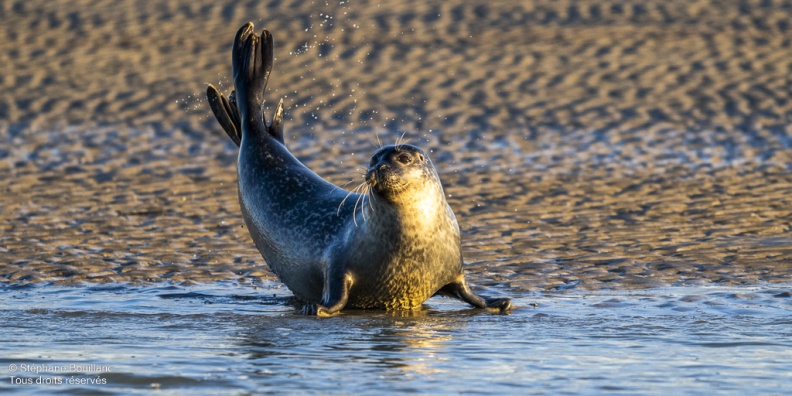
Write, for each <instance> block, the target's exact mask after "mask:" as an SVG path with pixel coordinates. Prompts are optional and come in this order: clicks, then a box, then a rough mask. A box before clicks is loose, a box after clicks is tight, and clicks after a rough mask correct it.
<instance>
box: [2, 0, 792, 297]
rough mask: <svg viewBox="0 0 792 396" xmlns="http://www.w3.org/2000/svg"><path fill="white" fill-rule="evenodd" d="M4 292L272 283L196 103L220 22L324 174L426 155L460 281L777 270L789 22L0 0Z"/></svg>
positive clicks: (589, 284) (589, 8) (695, 8)
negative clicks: (271, 47)
mask: <svg viewBox="0 0 792 396" xmlns="http://www.w3.org/2000/svg"><path fill="white" fill-rule="evenodd" d="M0 7H1V8H0V15H2V18H3V21H4V23H3V24H2V27H0V64H2V65H3V73H0V88H2V90H3V92H4V95H2V97H0V130H2V131H3V133H2V135H0V189H1V190H2V191H3V194H2V195H0V255H2V259H0V282H2V283H8V284H12V285H18V284H26V283H39V282H53V283H55V284H81V283H84V282H88V283H105V282H132V283H148V282H166V281H168V282H177V283H185V284H194V283H203V282H215V281H222V280H236V281H241V282H258V281H260V280H261V279H273V275H272V273H271V272H270V271H269V269H268V268H267V267H266V264H265V263H264V262H263V260H262V259H261V257H260V255H259V254H258V252H257V251H256V250H255V247H254V246H253V243H252V241H251V240H250V237H249V236H248V232H247V230H246V229H244V227H243V222H242V219H241V216H240V214H239V207H238V204H237V198H236V186H235V177H236V175H235V174H236V168H235V154H236V153H235V147H234V146H233V144H232V143H231V142H230V141H229V140H228V139H227V137H225V136H224V134H223V133H222V131H221V129H220V127H219V126H218V125H217V124H216V122H215V120H214V119H213V118H212V117H211V116H210V111H209V109H208V106H207V104H206V102H205V100H204V98H203V90H204V88H205V86H206V84H207V83H212V84H215V85H218V86H221V87H222V88H223V89H224V90H227V89H229V88H228V87H229V81H230V56H229V49H230V44H231V40H232V38H233V34H234V32H235V31H236V29H237V28H238V27H239V26H240V25H241V24H242V23H244V22H246V21H248V20H252V21H253V22H255V23H256V26H257V27H258V28H262V27H267V28H268V29H270V30H272V31H273V32H274V34H275V40H276V64H275V70H274V72H273V76H272V80H271V82H270V85H269V96H268V102H267V104H266V105H267V107H269V110H268V111H269V112H271V110H272V109H271V107H272V106H273V105H274V104H275V103H277V100H278V99H279V98H281V97H283V98H284V99H285V103H286V106H287V109H286V115H287V125H286V128H287V130H286V134H287V142H288V143H289V146H290V148H291V150H292V151H293V152H294V153H295V154H296V155H297V156H298V157H299V158H300V159H302V160H303V161H304V162H305V163H306V164H307V165H308V166H309V167H311V168H312V169H314V170H315V171H316V172H317V173H319V174H320V175H322V176H324V177H326V178H327V179H329V180H331V181H333V182H335V183H337V184H344V183H347V182H350V181H353V180H354V182H353V183H352V184H350V186H354V185H356V184H357V183H358V182H359V181H360V180H361V176H360V174H361V173H362V168H363V167H364V166H365V165H366V163H367V161H368V156H369V155H370V154H371V153H372V152H373V151H374V149H375V148H376V147H377V143H376V142H377V138H378V137H379V139H381V140H383V141H385V142H393V141H395V139H396V138H397V137H398V136H400V135H401V134H402V133H405V136H406V137H407V138H409V139H410V140H411V142H412V143H415V144H418V145H420V146H422V147H424V148H426V149H427V150H431V153H430V155H431V157H432V158H433V160H434V162H435V163H436V164H437V166H438V168H439V170H440V172H441V177H442V179H443V181H444V184H445V187H446V192H447V193H448V195H449V202H450V204H451V205H452V207H453V208H454V210H455V211H456V213H457V216H458V218H459V221H460V225H461V227H462V229H463V234H464V235H463V250H464V254H465V257H466V261H467V264H468V267H467V269H468V272H469V279H470V280H471V281H472V282H473V283H474V284H475V286H476V287H478V288H488V289H493V290H496V291H497V292H498V293H505V292H507V291H510V290H511V291H514V292H526V291H534V290H559V289H560V290H566V289H575V288H580V289H603V288H615V289H634V288H647V287H657V286H663V285H684V284H687V285H689V284H710V283H716V284H727V285H742V284H763V283H768V282H770V283H781V284H788V283H789V282H790V281H792V229H791V228H790V223H791V222H792V172H791V171H790V169H791V168H792V137H791V135H792V131H790V127H789V125H790V119H792V101H790V91H789V86H790V81H789V71H790V69H791V68H792V61H791V59H792V58H791V57H790V56H789V54H790V53H792V52H791V50H792V48H790V42H792V30H791V29H792V12H791V11H790V9H789V8H788V7H784V6H783V5H781V4H776V3H773V2H765V1H747V2H741V3H739V5H738V4H736V3H735V4H732V3H728V2H727V3H720V2H702V1H698V2H697V1H694V2H687V1H672V2H649V3H645V2H638V1H634V2H633V1H595V2H572V1H562V2H555V1H537V2H525V1H513V2H512V1H504V2H496V3H494V4H468V3H466V2H462V1H451V2H445V1H444V2H440V1H430V2H426V3H424V4H422V5H416V6H408V5H404V4H402V3H399V2H365V1H364V2H357V1H355V2H348V3H347V2H345V3H343V4H335V3H333V4H326V3H325V2H318V3H310V2H309V3H302V2H296V1H284V2H270V4H261V5H259V4H255V5H253V4H252V5H249V6H246V5H236V4H235V3H234V2H217V1H213V2H209V1H198V2H189V3H187V2H184V3H181V2H177V1H173V0H166V1H161V2H149V3H145V5H141V4H138V3H134V2H125V1H122V2H118V3H117V4H116V3H114V4H110V3H106V4H105V3H98V4H93V3H90V4H89V2H82V1H77V2H70V3H69V4H59V3H56V2H43V1H41V2H38V1H32V2H24V3H22V2H17V3H3V5H2V6H0Z"/></svg>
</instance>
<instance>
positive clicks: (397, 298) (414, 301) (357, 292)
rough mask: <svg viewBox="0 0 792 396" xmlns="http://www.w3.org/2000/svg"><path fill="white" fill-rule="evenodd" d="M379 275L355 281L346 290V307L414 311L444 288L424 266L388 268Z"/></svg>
mask: <svg viewBox="0 0 792 396" xmlns="http://www.w3.org/2000/svg"><path fill="white" fill-rule="evenodd" d="M387 267H388V268H387V269H385V270H383V271H382V272H381V273H374V274H372V273H369V274H368V275H369V276H363V277H359V278H358V279H356V281H355V282H354V283H353V285H352V287H351V288H350V290H349V301H348V302H347V306H348V307H351V308H359V309H389V310H402V309H415V308H418V307H420V306H421V304H423V303H424V302H425V301H426V300H428V299H429V298H430V297H432V296H433V295H434V294H435V293H436V292H437V291H438V290H440V288H441V287H442V286H443V285H444V283H443V282H442V280H441V279H439V278H438V276H437V275H438V274H437V272H435V271H432V269H430V268H426V266H425V265H417V263H410V262H408V263H401V265H389V266H387Z"/></svg>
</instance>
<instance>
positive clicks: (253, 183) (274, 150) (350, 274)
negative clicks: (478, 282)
mask: <svg viewBox="0 0 792 396" xmlns="http://www.w3.org/2000/svg"><path fill="white" fill-rule="evenodd" d="M272 63H273V38H272V34H271V33H270V32H269V31H267V30H264V31H262V33H261V35H258V34H256V33H255V32H254V31H253V24H252V23H248V24H246V25H244V26H242V28H241V29H239V31H238V32H237V34H236V37H235V39H234V45H233V48H232V64H233V72H234V87H235V91H234V92H232V93H231V94H230V95H229V97H228V98H226V97H225V96H224V95H222V94H221V93H220V92H219V91H217V89H215V88H214V87H213V86H211V85H210V86H209V87H208V88H207V97H208V100H209V105H210V107H211V109H212V112H213V113H214V115H215V117H216V118H217V120H218V122H219V123H220V125H221V126H222V128H223V130H225V132H226V133H227V134H228V135H229V137H231V139H232V140H233V141H234V142H235V143H236V144H237V145H238V146H239V157H238V163H237V168H238V184H239V202H240V206H241V208H242V216H243V217H244V219H245V223H246V224H247V227H248V230H249V231H250V235H251V237H252V238H253V241H254V242H255V244H256V247H257V248H258V250H259V251H260V252H261V255H262V256H263V257H264V260H265V261H266V262H267V264H268V265H269V267H270V268H271V269H272V271H273V272H274V273H275V275H277V276H278V278H279V279H280V280H281V281H282V282H283V283H284V284H285V285H286V286H287V287H288V288H289V289H290V290H291V291H292V292H293V293H294V295H295V296H297V297H298V298H300V299H302V300H304V301H305V302H306V303H307V305H306V306H305V307H304V308H303V313H306V314H312V315H318V316H328V315H332V314H334V313H337V312H339V311H341V310H342V309H343V308H345V307H346V308H364V309H389V310H402V309H415V308H417V307H419V306H420V305H421V304H423V302H424V301H426V300H427V299H429V298H430V297H432V296H433V295H437V294H440V295H446V296H451V297H455V298H458V299H461V300H462V301H465V302H467V303H468V304H470V305H472V306H474V307H476V308H494V309H498V310H499V311H500V312H506V311H508V310H510V309H511V307H512V305H511V300H510V299H508V298H494V299H486V298H482V297H480V296H478V295H476V294H474V293H473V292H472V291H471V290H470V288H469V287H468V285H467V282H466V281H465V276H464V272H463V261H462V251H461V243H460V231H459V225H458V224H457V220H456V217H455V216H454V213H453V211H452V210H451V207H450V206H449V205H448V203H447V202H446V200H445V194H444V192H443V187H442V185H441V183H440V179H439V177H438V175H437V172H436V170H435V168H434V165H433V164H432V162H431V160H430V159H429V157H428V156H427V155H426V153H425V152H423V151H422V150H421V149H419V148H418V147H415V146H411V145H406V144H397V145H390V146H385V147H382V148H380V149H379V150H377V151H376V152H375V153H374V155H373V156H372V157H371V163H370V164H369V168H368V171H367V173H366V176H365V184H363V185H362V186H363V187H365V189H366V190H368V193H363V194H358V193H353V192H347V191H345V190H343V189H341V188H339V187H337V186H335V185H333V184H331V183H329V182H327V181H325V180H324V179H322V178H321V177H319V176H318V175H317V174H316V173H314V172H312V171H311V170H310V169H308V168H307V167H306V166H305V165H303V164H302V163H301V162H300V161H299V160H298V159H297V158H295V157H294V156H293V155H292V154H291V153H290V152H289V150H288V149H287V148H286V144H285V141H284V135H283V100H281V101H280V102H279V103H278V106H277V108H276V110H275V114H274V116H273V118H272V121H271V122H270V123H267V121H266V119H265V117H264V114H263V112H262V110H261V104H262V103H263V101H264V100H263V96H264V89H265V88H266V85H267V81H268V80H269V76H270V72H271V71H272Z"/></svg>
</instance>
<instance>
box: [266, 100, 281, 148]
mask: <svg viewBox="0 0 792 396" xmlns="http://www.w3.org/2000/svg"><path fill="white" fill-rule="evenodd" d="M268 130H269V134H270V135H272V137H274V138H275V139H276V140H277V141H279V142H281V143H283V99H281V100H280V102H278V107H277V108H276V109H275V114H274V115H273V116H272V123H271V124H270V125H269V127H268Z"/></svg>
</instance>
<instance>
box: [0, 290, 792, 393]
mask: <svg viewBox="0 0 792 396" xmlns="http://www.w3.org/2000/svg"><path fill="white" fill-rule="evenodd" d="M789 290H790V288H789V287H788V286H784V287H778V286H773V287H769V286H767V287H741V288H731V287H675V288H658V289H651V290H644V291H597V292H542V293H532V294H524V295H518V296H516V297H517V298H516V303H517V305H518V306H519V308H518V309H516V310H514V311H513V312H512V313H511V314H510V315H499V314H494V313H490V312H481V311H476V310H471V309H468V308H467V307H466V306H464V305H463V304H460V303H458V302H457V301H454V300H450V299H445V298H434V299H431V300H429V302H428V303H427V304H425V307H424V309H423V310H421V311H419V312H414V313H385V312H366V311H350V312H345V313H344V314H342V315H340V316H337V317H333V318H324V319H318V318H313V317H303V316H300V315H298V314H297V313H296V308H295V307H294V306H293V305H291V304H290V299H289V293H288V292H285V291H283V290H282V289H278V288H277V286H275V285H274V284H269V285H259V287H254V286H252V285H249V284H248V285H239V284H234V283H230V282H229V283H215V284H212V285H201V286H193V287H179V286H172V285H169V286H147V287H135V286H129V285H113V286H87V287H84V288H73V287H53V286H26V287H24V286H23V287H5V288H4V290H3V293H0V322H1V323H3V325H2V332H3V338H4V342H3V343H2V344H0V346H1V347H2V358H0V375H2V377H3V381H2V383H0V391H3V392H12V393H29V392H36V393H38V394H41V393H52V394H55V393H64V392H65V393H90V392H93V393H101V394H120V393H125V394H135V393H146V392H147V391H149V390H151V389H152V388H158V389H159V390H160V391H161V393H164V394H182V393H184V392H189V393H201V394H213V393H214V394H244V393H252V392H254V393H279V394H283V393H291V392H300V393H326V392H328V391H330V392H331V393H345V394H350V393H361V392H362V393H390V392H397V391H398V392H401V391H406V392H417V393H424V394H457V393H468V392H474V393H482V394H506V393H513V392H515V391H519V392H520V393H529V394H579V393H606V394H613V393H625V394H668V393H669V392H673V393H676V394H746V393H750V394H782V393H787V392H790V391H792V341H790V340H792V298H791V295H790V292H789ZM533 304H536V306H534V305H533ZM72 364H75V365H78V366H80V367H78V368H76V369H72V368H71V367H70V365H72ZM11 365H15V366H13V367H15V368H16V371H15V372H10V367H12V366H11ZM60 367H65V368H66V369H67V370H66V371H65V372H52V370H58V369H59V368H60ZM23 368H24V369H27V370H28V371H22V370H23ZM36 369H38V370H39V373H35V372H31V371H30V370H36ZM45 370H49V372H47V371H45ZM97 371H98V372H97ZM11 376H14V377H16V378H17V379H16V381H25V380H31V381H33V382H34V384H31V385H28V384H19V383H17V384H12V383H11V379H10V377H11ZM39 377H42V378H45V380H46V378H50V381H53V379H52V378H55V377H60V378H61V381H62V383H61V384H50V385H37V384H35V380H36V379H37V378H39ZM69 379H72V381H74V380H75V379H83V380H88V379H96V380H97V381H99V383H98V384H86V385H69V384H68V383H66V381H68V380H69Z"/></svg>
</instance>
